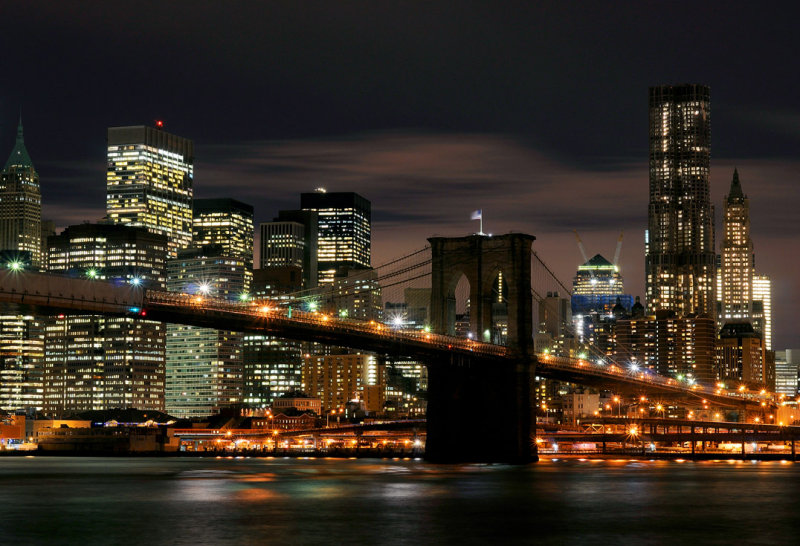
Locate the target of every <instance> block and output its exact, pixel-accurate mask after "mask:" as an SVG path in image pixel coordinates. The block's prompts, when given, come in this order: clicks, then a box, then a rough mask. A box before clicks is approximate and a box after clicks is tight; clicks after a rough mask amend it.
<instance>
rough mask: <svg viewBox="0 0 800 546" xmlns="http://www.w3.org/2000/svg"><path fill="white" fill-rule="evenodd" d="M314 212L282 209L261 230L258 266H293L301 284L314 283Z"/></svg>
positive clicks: (315, 269) (315, 227) (269, 267)
mask: <svg viewBox="0 0 800 546" xmlns="http://www.w3.org/2000/svg"><path fill="white" fill-rule="evenodd" d="M317 223H318V214H317V213H316V212H314V211H306V210H282V211H280V212H279V213H278V217H277V218H275V219H274V220H273V221H272V222H264V223H262V224H261V225H260V226H259V227H260V230H261V269H272V268H285V267H295V268H297V269H299V270H300V271H302V277H303V283H302V285H301V288H303V289H309V288H314V287H315V286H317V252H318V250H317V227H318V226H317Z"/></svg>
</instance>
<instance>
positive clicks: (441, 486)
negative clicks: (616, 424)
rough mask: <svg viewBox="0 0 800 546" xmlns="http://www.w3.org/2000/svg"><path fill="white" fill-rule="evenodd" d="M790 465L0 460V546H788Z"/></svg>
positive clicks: (794, 507) (796, 503)
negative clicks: (487, 545) (251, 545)
mask: <svg viewBox="0 0 800 546" xmlns="http://www.w3.org/2000/svg"><path fill="white" fill-rule="evenodd" d="M799 488H800V463H787V462H783V463H781V462H741V461H737V462H677V461H627V460H625V461H622V460H621V461H599V460H595V461H592V460H585V461H579V460H558V461H542V462H539V463H536V464H532V465H528V466H522V467H515V466H505V465H452V466H446V465H430V464H426V463H424V462H421V461H413V460H379V459H372V460H365V459H361V460H346V459H283V458H279V459H259V458H252V459H215V458H204V459H195V458H56V457H31V458H22V457H4V458H0V543H2V544H103V545H105V544H281V545H293V544H345V543H347V544H378V543H382V544H487V543H494V544H498V545H499V544H574V545H583V544H591V545H606V544H725V545H730V544H798V543H800V495H799V494H798V489H799Z"/></svg>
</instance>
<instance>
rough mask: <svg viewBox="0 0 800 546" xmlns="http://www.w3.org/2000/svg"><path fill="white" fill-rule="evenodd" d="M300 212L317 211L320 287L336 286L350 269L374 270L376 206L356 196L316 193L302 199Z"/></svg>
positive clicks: (305, 195) (308, 194)
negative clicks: (372, 243) (331, 284)
mask: <svg viewBox="0 0 800 546" xmlns="http://www.w3.org/2000/svg"><path fill="white" fill-rule="evenodd" d="M300 208H301V209H303V210H311V211H315V212H316V213H317V214H318V215H319V216H318V224H317V226H318V227H317V269H318V275H319V283H320V284H325V283H332V282H333V280H334V277H335V276H337V275H339V276H342V275H346V274H347V273H346V270H347V269H363V268H368V267H370V259H371V241H372V231H371V230H372V227H371V226H372V206H371V204H370V202H369V201H368V200H366V199H364V198H363V197H362V196H360V195H358V194H357V193H353V192H336V193H328V192H325V191H316V192H314V193H303V194H301V195H300Z"/></svg>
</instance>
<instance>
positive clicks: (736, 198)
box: [728, 167, 746, 203]
mask: <svg viewBox="0 0 800 546" xmlns="http://www.w3.org/2000/svg"><path fill="white" fill-rule="evenodd" d="M745 197H746V196H745V195H744V192H743V191H742V183H741V182H739V170H738V169H737V168H735V167H734V169H733V180H731V190H730V192H728V203H741V202H743V201H744V200H745Z"/></svg>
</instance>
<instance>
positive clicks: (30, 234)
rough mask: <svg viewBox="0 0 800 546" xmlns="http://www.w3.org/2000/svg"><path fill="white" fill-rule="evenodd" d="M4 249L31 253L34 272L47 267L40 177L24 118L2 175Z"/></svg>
mask: <svg viewBox="0 0 800 546" xmlns="http://www.w3.org/2000/svg"><path fill="white" fill-rule="evenodd" d="M0 250H5V251H10V252H11V253H12V254H13V253H14V252H22V253H29V255H30V258H29V259H30V263H31V265H32V266H33V268H34V269H38V268H41V267H42V266H43V265H44V263H43V262H44V258H43V252H42V196H41V192H40V190H39V175H38V174H37V173H36V169H35V168H34V167H33V161H31V157H30V156H29V155H28V150H27V149H26V148H25V139H24V138H23V135H22V118H20V120H19V126H18V127H17V141H16V143H15V144H14V148H13V149H12V150H11V155H10V156H9V157H8V161H6V164H5V166H4V167H3V171H2V172H0ZM26 257H27V254H26Z"/></svg>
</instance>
